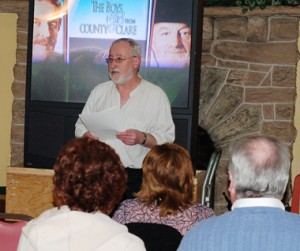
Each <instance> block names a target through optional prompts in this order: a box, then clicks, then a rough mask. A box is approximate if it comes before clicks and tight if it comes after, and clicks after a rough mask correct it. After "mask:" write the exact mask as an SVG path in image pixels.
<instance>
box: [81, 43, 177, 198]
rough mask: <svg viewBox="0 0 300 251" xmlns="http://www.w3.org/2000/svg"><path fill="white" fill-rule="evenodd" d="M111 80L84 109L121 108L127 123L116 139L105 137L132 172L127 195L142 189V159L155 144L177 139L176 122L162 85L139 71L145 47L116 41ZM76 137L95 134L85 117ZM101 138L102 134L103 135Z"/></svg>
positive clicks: (95, 91)
mask: <svg viewBox="0 0 300 251" xmlns="http://www.w3.org/2000/svg"><path fill="white" fill-rule="evenodd" d="M106 61H107V63H108V73H109V77H110V79H111V80H110V81H108V82H105V83H103V84H99V85H98V86H96V87H95V88H94V89H93V90H92V92H91V94H90V96H89V98H88V100H87V102H86V104H85V106H84V108H83V111H82V113H83V114H86V113H95V112H99V111H103V110H106V109H108V108H111V107H114V106H115V107H117V108H118V109H120V112H121V115H122V119H123V123H124V127H125V128H128V129H127V130H125V131H123V132H118V133H117V135H116V139H109V140H105V143H107V144H108V145H110V146H112V147H113V148H114V149H115V150H116V152H117V153H118V154H119V155H120V157H121V161H122V163H123V165H124V166H125V167H127V168H126V171H127V174H128V191H127V194H126V197H127V198H130V197H131V196H132V192H135V191H138V190H139V189H140V184H141V181H142V169H141V167H142V161H143V159H144V157H145V155H146V154H147V153H148V151H149V150H150V148H151V147H153V146H155V145H157V144H163V143H166V142H173V141H174V138H175V126H174V123H173V120H172V115H171V107H170V103H169V100H168V97H167V95H166V94H165V93H164V92H163V91H162V89H161V88H160V87H158V86H156V85H154V84H152V83H150V82H148V81H146V80H144V79H142V78H141V77H140V76H139V75H138V71H139V67H140V63H141V48H140V46H139V45H138V44H137V43H136V42H135V41H134V40H133V39H129V38H121V39H118V40H116V41H114V42H113V43H112V45H111V48H110V50H109V57H108V58H107V59H106ZM75 127H76V129H75V135H76V137H81V136H85V137H91V138H94V139H97V138H96V137H95V136H94V135H92V134H91V133H90V132H88V130H87V128H86V127H85V126H84V124H83V123H82V121H81V120H80V119H78V121H77V123H76V125H75ZM99 140H101V136H100V137H99Z"/></svg>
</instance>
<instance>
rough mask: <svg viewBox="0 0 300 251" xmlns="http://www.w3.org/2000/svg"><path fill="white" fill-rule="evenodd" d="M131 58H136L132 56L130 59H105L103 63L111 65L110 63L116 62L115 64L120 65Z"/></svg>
mask: <svg viewBox="0 0 300 251" xmlns="http://www.w3.org/2000/svg"><path fill="white" fill-rule="evenodd" d="M131 58H136V56H133V57H130V58H121V57H117V58H106V59H105V62H106V63H107V64H111V63H112V62H114V61H115V62H116V63H117V64H121V63H122V62H123V61H124V60H127V59H131Z"/></svg>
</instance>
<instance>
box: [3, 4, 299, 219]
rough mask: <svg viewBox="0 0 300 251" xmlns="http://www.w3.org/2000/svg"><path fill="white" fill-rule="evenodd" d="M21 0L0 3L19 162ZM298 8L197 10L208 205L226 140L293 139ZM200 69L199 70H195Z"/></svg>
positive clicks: (222, 183)
mask: <svg viewBox="0 0 300 251" xmlns="http://www.w3.org/2000/svg"><path fill="white" fill-rule="evenodd" d="M28 7H29V3H28V0H19V1H9V0H8V1H0V13H17V14H18V25H17V42H18V44H17V52H16V58H17V63H16V65H15V67H14V75H15V80H14V83H13V84H12V92H13V94H14V102H13V107H12V116H13V120H12V128H11V165H13V166H16V165H17V166H20V165H22V163H23V149H24V107H25V83H26V52H27V32H28ZM299 13H300V11H299V8H297V7H296V8H283V7H280V8H274V7H268V8H267V9H265V10H263V11H260V10H255V11H252V12H249V13H247V14H246V15H243V14H241V10H240V8H206V9H205V11H204V33H203V55H202V69H201V72H202V75H201V86H200V109H199V125H200V126H201V127H203V128H204V129H206V130H207V131H208V132H209V134H210V135H211V137H212V139H213V141H214V142H215V144H216V146H218V147H220V148H222V151H223V154H222V159H221V161H220V165H219V167H218V169H217V174H216V190H215V211H216V213H217V214H220V213H222V212H224V211H226V210H227V203H226V201H225V200H224V197H223V195H222V193H223V192H226V191H227V175H226V166H227V148H228V144H229V143H230V142H231V141H232V140H234V139H236V138H238V137H241V136H243V135H248V134H268V135H273V136H275V137H277V138H280V139H281V140H282V141H284V142H285V143H286V144H288V145H289V146H290V147H291V148H292V145H293V142H294V140H295V135H296V131H295V128H294V121H293V120H294V110H295V107H294V106H295V97H296V63H297V61H298V59H299V53H298V52H297V38H298V36H299V28H298V25H299V20H300V14H299ZM199 74H200V69H199Z"/></svg>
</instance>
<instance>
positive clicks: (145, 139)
mask: <svg viewBox="0 0 300 251" xmlns="http://www.w3.org/2000/svg"><path fill="white" fill-rule="evenodd" d="M143 134H144V140H143V142H142V143H141V145H145V143H146V141H147V133H145V132H143Z"/></svg>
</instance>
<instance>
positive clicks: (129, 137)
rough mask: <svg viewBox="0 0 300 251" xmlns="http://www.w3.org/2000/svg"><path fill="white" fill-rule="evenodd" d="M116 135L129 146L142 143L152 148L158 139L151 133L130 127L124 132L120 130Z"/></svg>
mask: <svg viewBox="0 0 300 251" xmlns="http://www.w3.org/2000/svg"><path fill="white" fill-rule="evenodd" d="M145 135H146V136H145ZM116 137H117V138H118V139H119V140H121V141H122V142H123V143H124V144H125V145H129V146H134V145H137V144H141V145H143V146H144V147H148V148H151V147H153V146H155V145H156V144H157V142H156V139H155V138H154V137H153V136H152V134H151V133H146V132H141V131H139V130H135V129H128V130H126V131H124V132H118V133H117V134H116ZM145 139H146V141H145Z"/></svg>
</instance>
